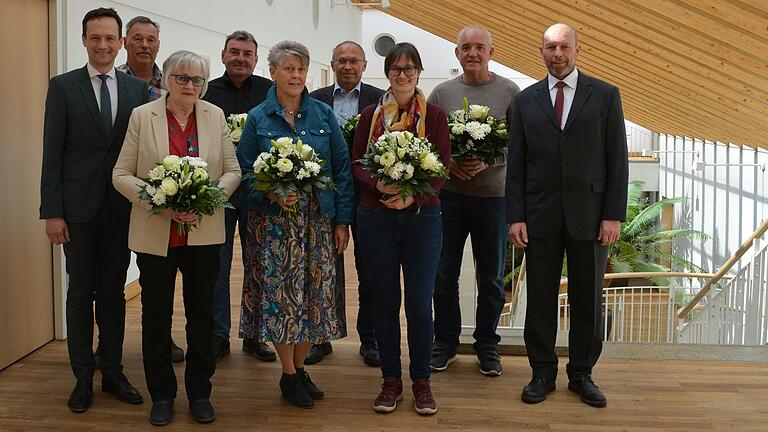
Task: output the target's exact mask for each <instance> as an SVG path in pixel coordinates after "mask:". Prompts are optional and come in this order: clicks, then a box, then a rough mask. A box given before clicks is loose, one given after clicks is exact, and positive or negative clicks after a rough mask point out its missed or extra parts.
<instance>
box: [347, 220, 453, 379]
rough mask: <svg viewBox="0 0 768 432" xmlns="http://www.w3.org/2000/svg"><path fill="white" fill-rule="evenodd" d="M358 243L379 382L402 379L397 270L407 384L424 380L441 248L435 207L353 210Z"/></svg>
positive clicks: (427, 375)
mask: <svg viewBox="0 0 768 432" xmlns="http://www.w3.org/2000/svg"><path fill="white" fill-rule="evenodd" d="M357 237H358V239H359V241H360V243H359V245H360V248H361V250H362V254H363V260H364V263H365V268H366V270H367V271H368V278H369V283H370V288H371V292H372V293H373V296H374V304H375V318H374V320H375V329H376V330H375V331H376V340H377V341H378V343H379V356H380V357H381V372H382V375H383V376H384V377H393V378H398V379H399V378H401V377H402V366H401V364H400V303H401V296H402V294H401V291H400V268H401V266H402V269H403V280H404V282H405V317H406V321H407V323H408V354H409V357H410V360H411V364H410V368H409V369H410V376H411V379H420V378H429V376H430V369H429V360H430V356H431V351H432V338H433V335H434V328H433V323H432V292H433V288H434V284H435V273H436V271H437V262H438V259H439V256H440V246H441V244H442V227H441V216H440V207H439V206H429V207H423V208H421V211H419V212H417V211H416V209H415V208H409V209H406V210H400V211H398V210H392V209H386V208H366V207H358V209H357Z"/></svg>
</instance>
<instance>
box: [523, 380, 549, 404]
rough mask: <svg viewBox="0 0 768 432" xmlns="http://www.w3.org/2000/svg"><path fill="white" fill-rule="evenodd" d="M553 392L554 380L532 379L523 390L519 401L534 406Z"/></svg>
mask: <svg viewBox="0 0 768 432" xmlns="http://www.w3.org/2000/svg"><path fill="white" fill-rule="evenodd" d="M553 391H555V380H554V379H552V380H548V379H546V378H543V377H533V379H531V382H529V383H528V385H527V386H525V387H524V388H523V394H522V395H521V396H520V399H522V400H523V402H525V403H529V404H535V403H539V402H542V401H544V399H546V398H547V393H549V392H553Z"/></svg>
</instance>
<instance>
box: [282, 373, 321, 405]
mask: <svg viewBox="0 0 768 432" xmlns="http://www.w3.org/2000/svg"><path fill="white" fill-rule="evenodd" d="M280 393H282V394H283V397H285V398H286V399H288V402H290V403H291V405H293V406H297V407H299V408H307V409H309V408H314V407H315V401H313V400H312V397H311V396H309V393H307V390H306V389H305V388H304V385H302V383H301V378H299V374H298V373H295V374H287V373H285V372H283V375H282V376H281V377H280Z"/></svg>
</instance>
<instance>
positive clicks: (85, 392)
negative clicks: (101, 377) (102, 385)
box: [67, 379, 93, 413]
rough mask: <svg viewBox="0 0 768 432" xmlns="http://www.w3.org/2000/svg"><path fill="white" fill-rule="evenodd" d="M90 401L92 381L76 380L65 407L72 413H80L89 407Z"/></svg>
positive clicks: (91, 397) (91, 398)
mask: <svg viewBox="0 0 768 432" xmlns="http://www.w3.org/2000/svg"><path fill="white" fill-rule="evenodd" d="M91 400H93V380H92V379H81V380H77V383H76V384H75V388H74V389H72V393H71V394H70V395H69V400H68V401H67V406H68V407H69V409H70V410H71V411H72V412H74V413H82V412H86V411H88V408H90V407H91Z"/></svg>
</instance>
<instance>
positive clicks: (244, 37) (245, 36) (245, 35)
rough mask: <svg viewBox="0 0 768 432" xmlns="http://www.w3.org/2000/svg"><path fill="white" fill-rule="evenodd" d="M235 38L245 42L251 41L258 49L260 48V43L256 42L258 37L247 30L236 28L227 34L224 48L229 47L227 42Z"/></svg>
mask: <svg viewBox="0 0 768 432" xmlns="http://www.w3.org/2000/svg"><path fill="white" fill-rule="evenodd" d="M233 39H234V40H239V41H244V42H251V43H252V44H253V45H254V46H255V47H256V49H257V50H258V49H259V44H258V43H257V42H256V38H255V37H253V35H252V34H251V33H249V32H247V31H245V30H235V31H234V32H232V34H231V35H229V36H227V39H226V40H224V49H227V44H228V43H229V41H231V40H233Z"/></svg>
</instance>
